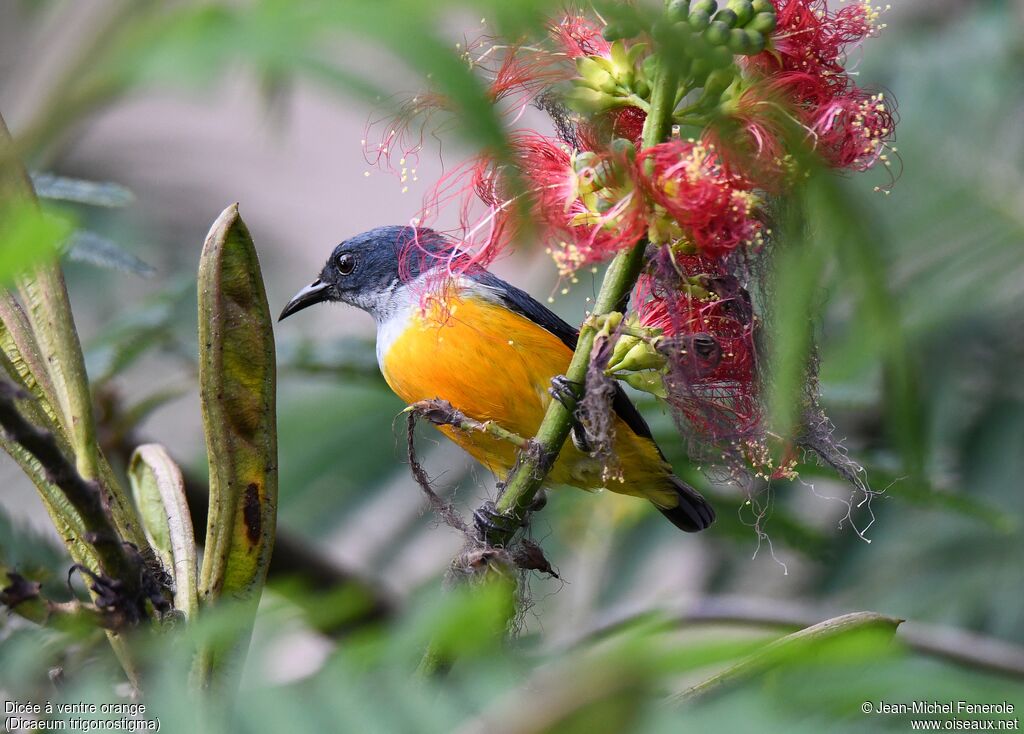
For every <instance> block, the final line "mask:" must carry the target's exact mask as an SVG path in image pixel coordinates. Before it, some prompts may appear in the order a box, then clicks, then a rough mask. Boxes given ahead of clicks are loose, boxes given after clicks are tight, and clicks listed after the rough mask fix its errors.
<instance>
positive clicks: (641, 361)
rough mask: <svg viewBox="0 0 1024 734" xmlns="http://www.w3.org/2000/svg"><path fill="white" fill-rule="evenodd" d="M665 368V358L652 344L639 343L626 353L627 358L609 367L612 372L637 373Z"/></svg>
mask: <svg viewBox="0 0 1024 734" xmlns="http://www.w3.org/2000/svg"><path fill="white" fill-rule="evenodd" d="M664 366H665V357H664V356H663V355H662V354H660V353H659V352H658V350H657V349H655V348H654V347H653V346H651V344H650V343H648V342H646V341H643V340H641V341H639V342H637V343H636V344H634V345H633V346H632V348H631V349H630V350H629V351H628V352H626V356H624V357H623V358H622V360H621V361H620V362H618V363H616V364H613V365H611V366H609V367H608V369H609V370H610V371H612V372H620V371H621V372H635V371H639V370H651V369H655V370H660V369H661V368H662V367H664Z"/></svg>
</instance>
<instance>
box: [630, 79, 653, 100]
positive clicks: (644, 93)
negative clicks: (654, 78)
mask: <svg viewBox="0 0 1024 734" xmlns="http://www.w3.org/2000/svg"><path fill="white" fill-rule="evenodd" d="M633 93H634V94H636V96H637V97H639V98H640V99H647V98H648V97H649V96H650V95H651V85H650V84H648V83H647V82H646V80H644V79H637V80H635V81H634V82H633Z"/></svg>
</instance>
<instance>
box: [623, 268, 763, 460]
mask: <svg viewBox="0 0 1024 734" xmlns="http://www.w3.org/2000/svg"><path fill="white" fill-rule="evenodd" d="M633 302H634V303H636V304H637V313H638V316H639V319H640V323H641V324H642V325H643V326H647V327H652V328H656V329H659V330H660V331H661V334H662V337H663V339H662V341H661V342H660V344H659V351H661V352H662V354H664V355H665V356H666V357H667V358H668V363H669V369H668V373H667V374H666V376H665V388H666V392H667V393H668V398H667V401H668V403H669V406H670V407H671V408H672V410H673V412H674V413H675V414H676V415H677V418H681V419H682V422H683V423H684V424H685V426H686V427H687V430H688V431H689V432H691V433H694V434H696V435H697V436H698V437H700V438H701V439H702V440H704V441H708V442H710V443H719V442H728V441H734V440H737V439H744V440H746V439H749V438H751V437H754V436H756V435H757V433H758V431H759V429H760V426H761V418H762V414H761V407H760V404H759V401H758V383H757V360H756V352H755V348H754V319H753V311H752V308H751V304H750V297H749V295H748V294H747V292H746V290H744V289H743V288H742V287H741V286H740V284H739V281H738V280H737V279H736V278H735V277H733V276H731V275H729V274H728V272H727V271H726V269H725V268H724V267H723V265H722V263H721V261H718V260H714V259H711V258H707V257H701V256H699V255H678V254H674V253H673V252H672V251H671V249H670V248H663V249H662V251H661V253H659V255H658V257H657V259H656V264H655V268H654V271H653V274H645V275H644V276H642V277H641V279H640V280H639V281H638V283H637V287H636V289H635V290H634V293H633Z"/></svg>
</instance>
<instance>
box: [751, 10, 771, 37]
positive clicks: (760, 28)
mask: <svg viewBox="0 0 1024 734" xmlns="http://www.w3.org/2000/svg"><path fill="white" fill-rule="evenodd" d="M777 23H778V18H777V17H776V16H775V13H758V14H757V15H755V16H754V17H753V19H752V20H751V21H750V22H749V23H747V25H746V28H747V30H750V31H757V32H758V33H772V32H773V31H774V30H775V27H776V25H777Z"/></svg>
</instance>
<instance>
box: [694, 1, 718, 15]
mask: <svg viewBox="0 0 1024 734" xmlns="http://www.w3.org/2000/svg"><path fill="white" fill-rule="evenodd" d="M716 10H718V3H717V2H716V1H715V0H697V2H695V3H691V4H690V15H693V14H694V13H705V14H707V15H714V14H715V11H716Z"/></svg>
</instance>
